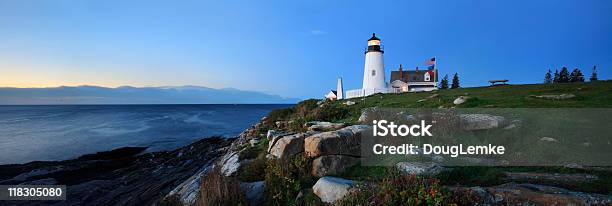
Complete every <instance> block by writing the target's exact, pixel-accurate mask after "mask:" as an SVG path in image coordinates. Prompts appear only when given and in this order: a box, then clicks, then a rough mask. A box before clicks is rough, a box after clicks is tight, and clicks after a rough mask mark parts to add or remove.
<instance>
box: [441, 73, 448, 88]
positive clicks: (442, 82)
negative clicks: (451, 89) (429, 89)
mask: <svg viewBox="0 0 612 206" xmlns="http://www.w3.org/2000/svg"><path fill="white" fill-rule="evenodd" d="M440 89H448V75H444V78H442V81H440Z"/></svg>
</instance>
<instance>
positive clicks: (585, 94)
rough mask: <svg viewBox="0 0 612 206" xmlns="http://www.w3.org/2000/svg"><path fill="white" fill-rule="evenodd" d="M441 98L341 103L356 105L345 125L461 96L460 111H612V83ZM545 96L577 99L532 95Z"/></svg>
mask: <svg viewBox="0 0 612 206" xmlns="http://www.w3.org/2000/svg"><path fill="white" fill-rule="evenodd" d="M437 93H439V94H440V95H439V97H438V98H433V99H431V100H427V101H423V102H417V101H418V100H421V99H424V98H426V97H428V96H431V95H432V92H422V93H401V94H376V95H372V96H369V97H366V98H355V99H350V100H343V101H338V102H336V104H341V103H344V102H346V101H354V102H356V103H357V104H355V105H353V106H351V107H349V110H350V112H351V115H350V118H347V119H343V120H342V121H344V122H355V121H356V120H357V118H358V117H359V114H360V111H361V109H363V108H368V107H390V108H438V107H439V106H444V107H452V106H454V105H453V104H452V102H453V100H454V99H455V98H457V97H459V96H465V95H467V96H469V97H471V98H472V99H470V100H469V101H468V102H466V103H464V104H462V105H459V106H457V107H460V108H482V107H498V108H564V107H568V108H610V107H612V81H599V82H594V83H567V84H548V85H545V84H526V85H501V86H495V87H473V88H460V89H449V90H440V91H438V92H437ZM543 94H574V95H576V97H575V98H572V99H568V100H558V101H554V100H545V99H538V98H533V97H530V95H543Z"/></svg>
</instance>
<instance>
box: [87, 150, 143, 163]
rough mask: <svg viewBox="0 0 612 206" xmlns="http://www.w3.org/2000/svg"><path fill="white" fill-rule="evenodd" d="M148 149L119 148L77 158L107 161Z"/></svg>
mask: <svg viewBox="0 0 612 206" xmlns="http://www.w3.org/2000/svg"><path fill="white" fill-rule="evenodd" d="M147 148H148V147H121V148H118V149H114V150H111V151H105V152H98V153H95V154H86V155H83V156H81V157H79V158H78V160H109V159H121V158H125V157H131V156H134V155H137V154H139V153H141V152H143V151H145V150H146V149H147Z"/></svg>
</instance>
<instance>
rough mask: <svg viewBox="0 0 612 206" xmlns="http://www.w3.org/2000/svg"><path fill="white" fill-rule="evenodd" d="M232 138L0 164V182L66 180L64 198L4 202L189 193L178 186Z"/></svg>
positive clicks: (115, 201) (106, 200)
mask: <svg viewBox="0 0 612 206" xmlns="http://www.w3.org/2000/svg"><path fill="white" fill-rule="evenodd" d="M234 139H235V138H234ZM234 139H228V138H222V137H210V138H205V139H202V140H199V141H197V142H194V143H192V144H189V145H187V146H184V147H182V148H179V149H176V150H173V151H161V152H152V153H144V154H141V153H142V152H143V151H144V150H145V149H146V148H145V147H124V148H119V149H115V150H112V151H108V152H99V153H96V154H89V155H84V156H81V157H79V158H77V159H73V160H65V161H37V162H31V163H26V164H12V165H0V184H2V185H17V184H22V185H44V184H47V185H67V200H66V201H4V202H2V205H154V204H159V203H161V202H162V201H163V200H164V199H165V197H167V196H168V194H170V193H172V194H177V193H180V194H183V193H189V191H185V190H182V191H181V190H180V188H181V187H180V186H184V185H185V182H188V180H190V179H192V178H193V176H199V175H200V174H201V173H203V171H205V170H206V169H207V168H209V167H210V166H211V165H213V163H214V162H215V161H216V160H217V158H218V157H220V156H222V155H224V154H225V152H226V151H227V150H228V148H229V146H230V144H231V142H233V141H234ZM177 188H179V189H177ZM195 189H197V187H196V188H195ZM193 193H194V192H193V191H192V192H191V194H193ZM195 194H197V191H196V192H195ZM194 200H195V197H194Z"/></svg>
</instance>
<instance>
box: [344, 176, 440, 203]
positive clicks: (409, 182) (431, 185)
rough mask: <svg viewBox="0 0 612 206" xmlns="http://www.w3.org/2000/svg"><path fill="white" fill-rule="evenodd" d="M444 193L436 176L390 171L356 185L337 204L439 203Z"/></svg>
mask: <svg viewBox="0 0 612 206" xmlns="http://www.w3.org/2000/svg"><path fill="white" fill-rule="evenodd" d="M447 196H448V194H447V193H446V192H443V191H442V187H441V186H440V184H439V181H438V180H437V179H434V178H422V177H417V176H416V175H414V174H413V175H407V174H403V173H400V172H399V171H396V170H393V171H390V172H389V173H388V175H387V177H385V178H384V179H382V180H381V181H379V182H375V183H372V184H361V185H359V186H358V187H357V190H353V191H351V193H349V194H348V195H347V196H346V197H345V198H344V199H342V200H341V201H339V202H338V204H337V205H442V204H443V203H444V201H445V200H447Z"/></svg>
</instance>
